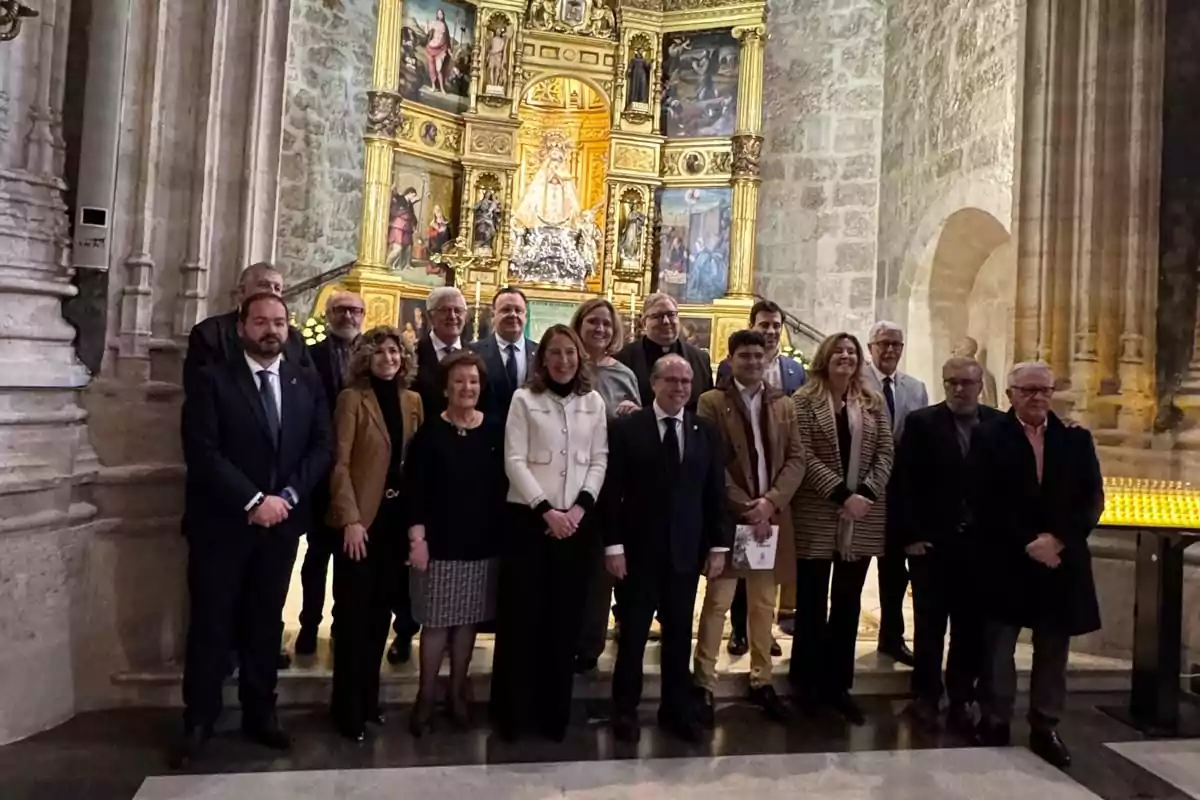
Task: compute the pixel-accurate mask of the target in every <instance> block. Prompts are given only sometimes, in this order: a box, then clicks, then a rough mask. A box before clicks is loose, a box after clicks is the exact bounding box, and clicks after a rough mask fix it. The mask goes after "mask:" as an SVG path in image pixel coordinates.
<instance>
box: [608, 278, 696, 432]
mask: <svg viewBox="0 0 1200 800" xmlns="http://www.w3.org/2000/svg"><path fill="white" fill-rule="evenodd" d="M642 328H643V330H644V331H645V333H644V335H643V336H642V337H641V338H639V339H637V340H635V341H633V342H630V343H629V344H627V345H625V347H624V348H622V349H621V351H620V352H619V353H617V354H616V356H614V357H615V358H616V359H617V361H620V362H621V363H622V364H624V365H625V366H627V367H629V368H630V369H631V370H633V374H634V375H636V376H637V379H638V390H639V391H640V392H641V395H642V397H641V403H642V408H649V407H650V404H651V403H653V402H654V389H653V387H652V386H651V384H650V372H651V370H652V368H653V367H654V363H655V362H656V361H658V360H659V359H660V358H662V357H663V356H665V355H670V354H672V353H673V354H675V355H677V356H680V357H681V358H683V359H684V360H685V361H687V363H688V364H689V365H690V366H691V368H692V374H693V376H694V377H693V378H692V395H691V397H689V398H688V402H687V410H688V411H691V412H695V410H696V404H697V403H699V402H700V395H702V394H704V393H705V392H707V391H708V390H709V389H711V388H713V379H712V362H710V361H709V360H708V353H706V352H704V351H703V350H699V349H697V348H695V347H692V346H691V345H690V344H688V343H687V342H684V341H682V340H680V338H679V306H678V305H676V303H675V299H674V298H672V297H671V295H669V294H663V293H661V292H656V293H655V294H652V295H650V296H649V297H647V298H646V306H645V308H644V309H643V311H642Z"/></svg>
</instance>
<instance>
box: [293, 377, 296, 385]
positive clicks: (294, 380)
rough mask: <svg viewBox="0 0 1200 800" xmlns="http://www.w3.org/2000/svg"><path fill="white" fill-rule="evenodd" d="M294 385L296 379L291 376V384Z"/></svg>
mask: <svg viewBox="0 0 1200 800" xmlns="http://www.w3.org/2000/svg"><path fill="white" fill-rule="evenodd" d="M295 385H296V379H295V378H292V386H295Z"/></svg>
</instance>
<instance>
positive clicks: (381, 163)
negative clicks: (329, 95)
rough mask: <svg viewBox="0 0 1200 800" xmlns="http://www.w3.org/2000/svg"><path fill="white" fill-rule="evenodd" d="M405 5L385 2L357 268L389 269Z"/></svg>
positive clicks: (370, 106) (370, 101) (370, 107)
mask: <svg viewBox="0 0 1200 800" xmlns="http://www.w3.org/2000/svg"><path fill="white" fill-rule="evenodd" d="M400 8H401V2H400V0H381V2H380V3H379V21H378V23H377V25H376V28H375V64H374V71H373V72H372V75H371V90H370V91H369V92H367V130H366V133H365V135H364V136H363V140H364V148H365V151H366V152H365V153H364V157H363V204H362V221H361V223H360V225H359V236H358V264H357V265H356V269H364V268H365V269H386V263H385V262H386V258H387V226H388V207H389V204H390V202H391V195H392V142H393V139H395V137H396V130H397V128H398V127H399V125H400V116H401V115H400V94H399V93H398V91H397V90H398V89H399V88H400V52H401V50H400V27H401V26H400Z"/></svg>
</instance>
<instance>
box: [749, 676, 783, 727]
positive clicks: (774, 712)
mask: <svg viewBox="0 0 1200 800" xmlns="http://www.w3.org/2000/svg"><path fill="white" fill-rule="evenodd" d="M750 702H752V703H754V704H755V705H756V706H758V707H759V708H761V709H762V710H763V711H765V712H766V714H767V716H768V717H770V718H771V719H773V720H775V721H776V722H787V721H788V718H789V717H790V716H791V714H790V713H789V712H788V709H787V706H785V705H784V704H783V701H782V700H780V699H779V695H778V694H776V693H775V687H774V686H772V685H771V684H769V683H768V684H766V685H765V686H753V687H751V688H750Z"/></svg>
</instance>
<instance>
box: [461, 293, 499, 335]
mask: <svg viewBox="0 0 1200 800" xmlns="http://www.w3.org/2000/svg"><path fill="white" fill-rule="evenodd" d="M491 335H492V306H491V303H488V302H484V301H481V302H480V303H479V318H478V319H476V318H475V304H474V303H471V305H469V306H468V307H467V321H466V322H465V323H464V324H463V332H462V340H463V341H464V342H478V341H479V340H480V339H486V338H487V337H489V336H491Z"/></svg>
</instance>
